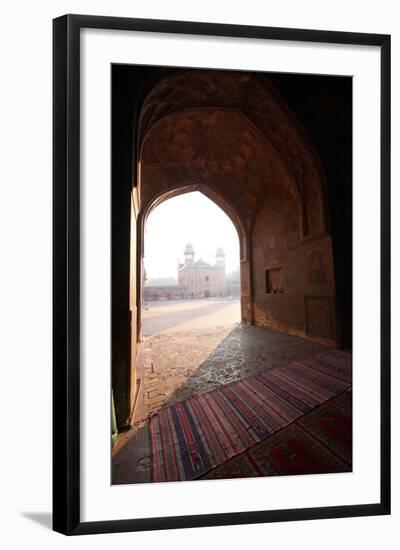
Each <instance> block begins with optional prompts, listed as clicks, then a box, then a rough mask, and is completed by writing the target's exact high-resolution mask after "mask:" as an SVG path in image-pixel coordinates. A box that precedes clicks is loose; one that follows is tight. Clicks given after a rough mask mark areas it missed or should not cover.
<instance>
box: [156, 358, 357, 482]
mask: <svg viewBox="0 0 400 550" xmlns="http://www.w3.org/2000/svg"><path fill="white" fill-rule="evenodd" d="M350 385H351V355H350V354H349V353H346V352H339V351H331V352H327V353H324V354H319V355H317V356H315V357H312V358H308V359H307V360H302V361H295V362H293V363H292V364H291V365H289V366H287V367H279V368H275V369H272V370H270V371H266V372H263V373H260V374H257V375H255V376H252V377H249V378H245V379H243V380H239V381H237V382H233V383H231V384H228V385H226V386H223V387H221V388H219V389H217V390H214V391H212V392H209V393H206V394H203V395H200V396H198V397H194V398H192V399H189V400H187V401H183V402H181V403H175V404H173V405H171V406H169V407H165V408H163V409H160V411H159V412H158V413H157V414H155V415H154V416H152V417H151V418H150V437H151V446H152V477H153V481H182V480H192V479H196V478H198V477H201V476H204V475H205V474H206V473H207V472H209V471H210V470H211V469H213V468H215V467H216V466H218V465H220V464H223V463H224V462H226V461H227V460H229V459H230V458H232V457H234V456H236V455H238V454H240V453H242V452H243V451H245V450H246V449H248V448H249V447H251V446H252V445H255V444H256V443H258V442H260V441H261V440H262V439H264V438H266V437H268V436H270V435H272V434H273V433H275V432H277V431H278V430H281V429H282V428H284V427H285V426H288V425H289V424H291V423H292V422H293V421H294V420H296V419H298V418H300V417H301V416H303V415H304V414H306V413H308V412H309V411H311V410H313V409H314V408H315V407H317V406H318V405H321V404H322V403H324V402H326V401H328V400H329V399H331V398H332V397H335V396H336V395H339V394H340V393H343V392H344V391H346V390H347V389H348V388H349V387H350Z"/></svg>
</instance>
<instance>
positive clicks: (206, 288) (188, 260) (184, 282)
mask: <svg viewBox="0 0 400 550" xmlns="http://www.w3.org/2000/svg"><path fill="white" fill-rule="evenodd" d="M195 254H196V253H195V250H194V248H193V246H192V245H191V244H190V243H188V244H187V245H186V248H185V251H184V257H185V260H184V263H183V264H181V263H180V264H179V265H178V285H179V287H180V288H181V294H182V298H210V297H217V298H222V297H223V296H226V293H227V286H226V272H225V252H224V250H223V248H221V247H219V248H217V252H216V254H215V264H214V265H211V264H209V263H207V262H205V261H204V260H202V259H201V258H199V259H198V260H196V261H195Z"/></svg>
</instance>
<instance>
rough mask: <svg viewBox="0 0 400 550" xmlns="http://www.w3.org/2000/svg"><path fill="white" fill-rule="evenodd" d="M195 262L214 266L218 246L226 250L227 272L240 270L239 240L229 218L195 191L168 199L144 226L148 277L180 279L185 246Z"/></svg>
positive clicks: (152, 213) (156, 209) (154, 211)
mask: <svg viewBox="0 0 400 550" xmlns="http://www.w3.org/2000/svg"><path fill="white" fill-rule="evenodd" d="M188 242H190V243H192V245H193V247H194V250H195V252H196V255H195V260H198V259H199V258H202V259H203V260H205V261H206V262H209V263H211V264H214V262H215V252H216V250H217V247H219V246H222V248H223V249H224V250H225V254H226V257H225V262H226V272H227V273H230V272H231V271H233V270H234V269H237V268H238V267H239V239H238V235H237V232H236V229H235V226H234V225H233V223H232V222H231V220H230V219H229V218H228V216H227V215H226V214H225V213H224V212H223V211H222V210H221V209H220V208H219V206H217V205H216V204H214V203H213V202H212V201H211V200H210V199H208V198H207V197H205V196H204V195H203V194H202V193H200V192H198V191H195V192H193V193H186V194H184V195H179V196H177V197H173V198H172V199H168V200H166V201H165V202H163V203H161V204H160V205H159V206H158V207H156V208H155V209H154V210H153V211H152V212H151V213H150V215H149V217H148V219H147V223H146V227H145V239H144V246H145V268H146V274H147V277H148V278H149V279H150V278H155V277H177V263H178V260H179V261H181V262H183V258H184V257H183V251H184V249H185V246H186V244H187V243H188Z"/></svg>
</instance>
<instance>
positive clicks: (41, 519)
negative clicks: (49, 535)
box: [21, 512, 53, 530]
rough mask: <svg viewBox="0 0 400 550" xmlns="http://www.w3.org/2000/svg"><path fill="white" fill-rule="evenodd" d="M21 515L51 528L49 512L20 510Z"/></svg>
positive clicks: (51, 522)
mask: <svg viewBox="0 0 400 550" xmlns="http://www.w3.org/2000/svg"><path fill="white" fill-rule="evenodd" d="M21 515H22V516H23V517H24V518H27V519H30V520H32V521H34V522H35V523H37V524H39V525H41V526H42V527H45V528H46V529H47V530H51V529H52V528H53V515H52V514H50V512H22V514H21Z"/></svg>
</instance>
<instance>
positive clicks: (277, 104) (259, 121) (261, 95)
mask: <svg viewBox="0 0 400 550" xmlns="http://www.w3.org/2000/svg"><path fill="white" fill-rule="evenodd" d="M204 107H220V108H221V107H225V108H235V109H238V110H240V111H241V112H242V113H243V114H244V115H245V116H246V117H247V119H248V120H249V121H251V123H252V124H253V125H254V126H256V127H257V128H258V130H259V131H260V132H261V133H262V134H263V135H264V137H265V139H266V140H267V141H268V142H269V143H270V144H271V145H272V147H273V149H274V150H275V151H276V153H277V154H278V155H279V157H280V158H281V160H282V161H283V162H284V164H285V165H286V166H287V168H288V169H289V171H290V172H291V174H292V175H293V177H294V179H295V181H296V184H297V186H298V188H299V191H300V193H302V191H303V186H304V183H305V181H306V182H308V185H309V186H310V185H313V186H314V187H316V191H318V193H319V194H320V195H323V190H322V180H323V174H322V170H321V166H320V162H319V159H318V156H317V155H316V153H315V151H314V149H313V147H312V145H311V143H310V142H309V141H308V139H307V137H306V134H305V133H304V131H303V130H302V128H301V125H300V124H299V123H298V121H297V120H296V118H295V117H294V115H292V114H291V113H290V110H289V109H288V108H287V106H286V104H285V102H284V101H283V100H282V99H281V98H280V96H279V94H278V93H277V91H276V90H275V89H274V88H273V86H272V85H271V84H270V83H269V82H268V78H267V77H265V76H264V75H263V78H262V79H261V77H257V76H255V75H254V74H252V73H248V72H235V71H210V70H198V69H197V70H187V71H182V70H179V72H178V71H177V72H174V73H172V74H169V75H166V76H164V77H163V78H161V79H160V80H159V81H158V82H157V83H156V84H155V86H154V87H153V88H152V89H151V90H150V92H149V93H148V94H147V96H146V97H145V100H144V102H143V106H142V110H141V116H140V121H139V147H141V144H142V142H143V139H144V137H145V135H146V134H147V133H148V132H149V130H150V129H151V127H152V126H153V125H154V124H155V123H156V122H157V120H159V119H161V118H162V117H163V116H165V115H166V114H171V113H173V112H178V111H182V110H185V109H187V108H191V109H193V108H204Z"/></svg>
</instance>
